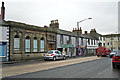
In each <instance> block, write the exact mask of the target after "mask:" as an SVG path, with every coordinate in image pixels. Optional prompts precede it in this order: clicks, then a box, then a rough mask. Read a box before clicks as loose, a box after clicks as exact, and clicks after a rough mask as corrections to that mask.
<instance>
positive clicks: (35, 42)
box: [33, 37, 38, 52]
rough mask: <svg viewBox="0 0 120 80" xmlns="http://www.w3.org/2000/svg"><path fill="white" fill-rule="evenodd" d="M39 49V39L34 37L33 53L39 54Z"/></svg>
mask: <svg viewBox="0 0 120 80" xmlns="http://www.w3.org/2000/svg"><path fill="white" fill-rule="evenodd" d="M37 48H38V46H37V38H36V37H34V40H33V51H34V52H37Z"/></svg>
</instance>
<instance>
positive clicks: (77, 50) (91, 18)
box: [77, 18, 92, 55]
mask: <svg viewBox="0 0 120 80" xmlns="http://www.w3.org/2000/svg"><path fill="white" fill-rule="evenodd" d="M89 19H92V18H87V19H83V20H81V21H78V22H77V28H78V31H77V34H78V36H77V55H78V54H79V51H78V48H79V23H80V22H83V21H86V20H89Z"/></svg>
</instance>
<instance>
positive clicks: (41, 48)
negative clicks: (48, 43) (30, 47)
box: [40, 38, 45, 52]
mask: <svg viewBox="0 0 120 80" xmlns="http://www.w3.org/2000/svg"><path fill="white" fill-rule="evenodd" d="M44 44H45V42H44V38H41V40H40V51H42V52H44V49H45V45H44Z"/></svg>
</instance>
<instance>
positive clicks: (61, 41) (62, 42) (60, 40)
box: [60, 35, 63, 44]
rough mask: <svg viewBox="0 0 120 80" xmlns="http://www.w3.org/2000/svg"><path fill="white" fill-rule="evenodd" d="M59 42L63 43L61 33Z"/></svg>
mask: <svg viewBox="0 0 120 80" xmlns="http://www.w3.org/2000/svg"><path fill="white" fill-rule="evenodd" d="M60 43H61V44H62V43H63V35H60Z"/></svg>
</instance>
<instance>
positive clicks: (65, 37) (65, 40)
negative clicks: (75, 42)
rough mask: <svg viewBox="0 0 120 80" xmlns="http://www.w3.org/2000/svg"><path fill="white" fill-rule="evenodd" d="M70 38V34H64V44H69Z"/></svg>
mask: <svg viewBox="0 0 120 80" xmlns="http://www.w3.org/2000/svg"><path fill="white" fill-rule="evenodd" d="M68 40H69V36H66V35H63V44H67V41H68Z"/></svg>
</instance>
